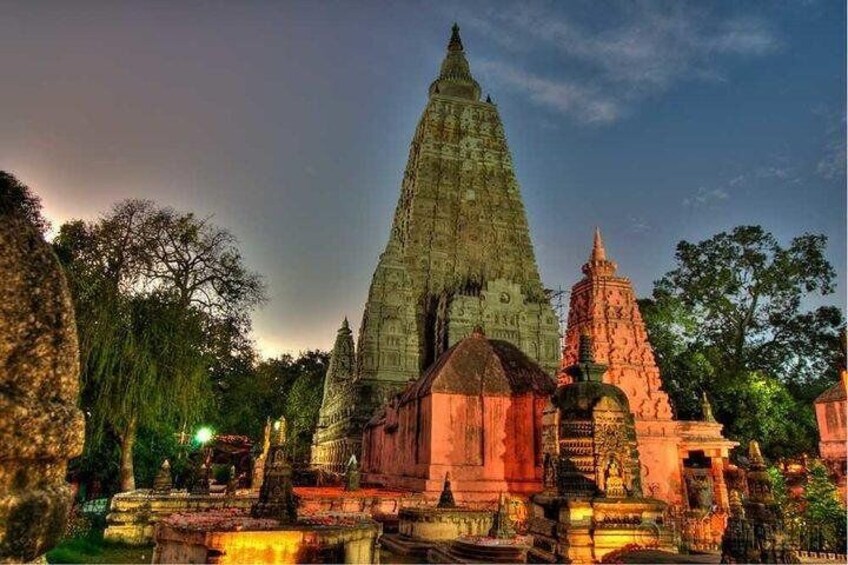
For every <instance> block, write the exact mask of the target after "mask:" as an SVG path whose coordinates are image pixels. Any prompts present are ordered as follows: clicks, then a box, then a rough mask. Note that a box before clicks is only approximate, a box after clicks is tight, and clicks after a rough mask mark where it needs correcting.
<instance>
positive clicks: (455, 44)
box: [448, 22, 463, 51]
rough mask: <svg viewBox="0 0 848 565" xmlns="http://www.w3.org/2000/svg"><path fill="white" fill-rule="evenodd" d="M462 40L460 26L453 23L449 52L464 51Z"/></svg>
mask: <svg viewBox="0 0 848 565" xmlns="http://www.w3.org/2000/svg"><path fill="white" fill-rule="evenodd" d="M462 50H463V47H462V38H461V37H459V24H457V23H456V22H453V26H452V27H451V37H450V41H449V42H448V51H462Z"/></svg>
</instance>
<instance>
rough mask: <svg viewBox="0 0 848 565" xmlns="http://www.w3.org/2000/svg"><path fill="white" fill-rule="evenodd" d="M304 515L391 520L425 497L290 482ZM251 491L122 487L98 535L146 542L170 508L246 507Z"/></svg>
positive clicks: (177, 510)
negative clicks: (164, 490) (218, 492)
mask: <svg viewBox="0 0 848 565" xmlns="http://www.w3.org/2000/svg"><path fill="white" fill-rule="evenodd" d="M294 490H295V494H297V495H298V497H299V498H300V511H301V512H302V513H304V514H320V513H327V512H357V513H362V514H366V515H369V516H372V517H374V518H377V519H379V520H380V521H382V522H386V521H388V522H397V516H398V512H400V510H401V509H402V508H408V507H416V506H421V505H424V504H425V503H426V501H425V499H424V498H423V497H421V496H418V495H415V494H413V493H404V492H392V491H385V490H378V489H373V488H366V489H360V490H358V491H355V492H347V491H344V490H343V489H342V487H295V489H294ZM257 500H258V497H257V493H255V492H250V491H247V490H244V491H239V492H238V493H237V494H236V496H235V497H226V496H220V495H205V496H198V495H189V494H187V493H186V492H185V491H171V493H170V494H159V493H155V492H153V491H150V490H144V489H142V490H134V491H130V492H122V493H119V494H116V495H115V496H114V497H112V502H111V506H110V507H109V515H108V516H107V518H106V521H107V525H106V531H105V532H104V534H103V537H104V538H105V539H106V540H107V541H112V542H117V543H126V544H130V545H146V544H149V543H151V542H152V541H153V536H154V533H155V528H156V523H157V522H159V521H160V520H161V519H162V518H164V517H166V516H168V515H171V514H174V513H186V512H203V511H206V510H216V509H222V508H234V509H239V510H244V511H247V510H249V509H250V507H251V506H252V505H253V504H254V503H255V502H256V501H257Z"/></svg>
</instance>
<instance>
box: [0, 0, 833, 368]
mask: <svg viewBox="0 0 848 565" xmlns="http://www.w3.org/2000/svg"><path fill="white" fill-rule="evenodd" d="M454 21H457V22H458V23H459V25H460V27H461V34H462V38H463V42H464V44H465V49H466V53H467V56H468V59H469V62H470V64H471V71H472V73H473V74H474V76H475V77H476V79H477V80H478V81H479V82H480V84H481V86H482V87H483V92H484V96H485V94H490V95H491V96H492V99H493V100H494V102H495V103H496V104H497V105H498V107H499V110H500V113H501V117H502V119H503V122H504V127H505V130H506V134H507V138H508V141H509V144H510V147H511V150H512V154H513V158H514V165H515V170H516V174H517V176H518V180H519V183H520V185H521V189H522V195H523V198H524V203H525V207H526V210H527V215H528V221H529V224H530V230H531V236H532V240H533V243H534V246H535V251H536V259H537V263H538V265H539V268H540V270H541V275H542V280H543V282H544V284H545V285H546V286H547V287H550V288H556V287H558V286H562V287H563V288H564V289H568V288H570V287H571V285H573V284H574V283H575V282H577V280H579V278H580V276H581V275H580V266H581V265H582V264H583V263H584V262H585V260H586V258H587V256H588V254H589V250H590V246H591V240H592V231H593V228H594V226H596V225H597V226H600V228H601V230H602V232H603V234H604V239H605V241H606V244H607V251H608V254H609V255H610V256H611V258H612V259H613V260H615V261H617V262H618V264H619V273H620V274H623V275H626V276H629V277H630V278H631V279H632V280H633V282H634V284H635V287H636V292H637V294H638V295H640V296H646V295H648V294H649V293H650V291H651V288H652V283H653V281H654V280H656V279H658V278H659V277H661V276H662V275H663V273H665V272H666V271H668V270H669V269H670V268H672V267H673V264H674V248H675V245H676V243H677V242H678V241H679V240H681V239H686V240H689V241H699V240H702V239H706V238H708V237H710V236H711V235H713V234H715V233H717V232H719V231H722V230H728V229H731V228H733V227H734V226H736V225H739V224H761V225H762V226H763V227H764V228H765V229H767V230H769V231H771V232H772V233H774V234H775V235H776V236H777V237H778V238H779V239H780V240H781V242H782V243H783V244H788V243H789V240H790V239H791V238H792V237H793V236H796V235H800V234H802V233H804V232H816V233H824V234H826V235H827V236H828V237H829V238H830V240H829V245H828V258H829V259H830V261H831V262H832V264H833V265H834V267H835V268H836V270H837V273H838V287H837V292H836V294H834V295H832V296H829V297H827V298H826V299H825V300H824V301H815V303H816V304H818V303H822V302H823V303H832V304H837V305H839V306H840V307H842V308H843V310H844V309H845V302H846V301H845V292H846V286H845V284H846V276H845V271H846V260H845V255H846V236H845V233H846V190H845V186H846V176H845V165H846V145H845V94H846V76H845V69H846V56H845V45H846V41H845V29H846V19H845V3H844V2H842V1H812V0H808V1H800V0H799V1H792V2H789V1H786V2H782V1H768V2H692V3H684V2H668V3H665V2H599V1H587V2H579V1H569V2H555V3H553V2H552V3H531V4H526V3H523V2H522V3H505V4H494V3H492V2H479V3H460V2H451V3H444V4H440V3H434V2H391V3H390V2H354V1H343V2H318V1H315V2H282V1H274V2H272V1H267V2H188V1H187V2H151V1H145V2H141V1H139V2H126V3H124V2H102V3H101V2H86V1H75V2H63V1H58V0H57V1H54V2H31V1H27V2H24V1H17V2H0V76H2V77H3V81H2V82H3V84H2V88H0V124H2V127H0V169H2V170H6V171H10V172H12V173H14V174H15V175H16V176H18V178H20V180H22V181H23V182H24V183H25V184H27V185H29V186H31V187H32V188H33V189H34V190H35V191H36V192H37V193H38V194H39V195H40V196H41V197H42V199H43V203H44V208H45V212H46V215H47V216H48V217H49V219H50V220H51V221H52V222H53V224H54V227H58V226H59V225H60V224H61V223H62V222H64V221H66V220H69V219H71V218H85V219H95V218H96V217H97V216H98V215H100V214H101V213H103V212H105V211H106V210H107V209H108V208H109V207H110V206H111V205H112V204H113V203H115V202H117V201H119V200H121V199H124V198H130V197H135V198H150V199H153V200H155V201H156V202H157V203H159V204H162V205H170V206H174V207H176V208H178V209H182V210H191V211H194V212H196V213H197V214H199V215H202V216H207V215H212V216H213V218H214V220H213V221H214V222H215V223H217V224H219V225H221V226H224V227H226V228H228V229H229V230H230V231H232V232H233V233H234V234H235V235H236V236H237V237H238V239H239V241H240V244H241V249H242V252H243V254H244V257H245V260H246V263H247V264H248V265H249V267H250V268H252V269H254V270H256V271H258V272H260V273H261V274H262V275H264V277H265V281H266V284H267V286H268V294H269V301H268V303H267V304H266V305H264V306H263V307H261V308H260V309H259V310H258V311H257V312H256V314H255V315H254V337H255V339H256V341H257V344H258V345H259V347H260V349H261V351H262V352H263V354H265V355H268V356H270V355H276V354H279V353H282V352H293V353H296V352H297V351H299V350H303V349H307V348H329V347H330V346H331V344H332V341H333V339H334V337H335V330H336V328H337V327H338V326H339V323H340V322H341V319H342V318H343V317H344V316H345V315H347V316H348V317H349V318H350V321H351V324H352V326H353V329H354V331H356V329H357V328H358V326H359V320H360V317H361V315H362V308H363V306H364V303H365V299H366V297H367V292H368V285H369V282H370V279H371V275H372V273H373V270H374V267H375V266H376V263H377V257H378V255H379V253H380V252H381V251H382V250H383V247H384V246H385V244H386V241H387V239H388V235H389V227H390V224H391V219H392V214H393V211H394V207H395V205H396V203H397V199H398V195H399V193H400V183H401V179H402V176H403V170H404V167H405V165H406V159H407V154H408V151H409V142H410V140H411V139H412V135H413V132H414V129H415V126H416V123H417V121H418V119H419V117H420V115H421V112H422V110H423V108H424V105H425V103H426V100H427V87H428V86H429V84H430V82H431V81H432V80H433V79H434V78H435V77H436V75H437V73H438V68H439V64H440V63H441V60H442V57H443V54H444V51H445V46H446V44H447V40H448V37H449V35H450V26H451V24H452V23H453V22H454Z"/></svg>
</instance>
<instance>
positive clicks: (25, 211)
mask: <svg viewBox="0 0 848 565" xmlns="http://www.w3.org/2000/svg"><path fill="white" fill-rule="evenodd" d="M0 215H14V216H19V217H22V218H24V219H26V220H27V221H29V222H30V223H32V225H34V226H35V227H36V229H37V230H38V231H39V232H41V233H42V234H44V232H46V231H47V230H48V229H50V222H48V221H47V220H46V219H45V218H44V216H43V215H42V213H41V198H39V197H38V195H36V194H35V193H34V192H33V191H32V189H31V188H30V187H28V186H26V185H25V184H24V183H22V182H21V181H19V180H18V179H17V178H16V177H15V176H14V175H12V174H11V173H7V172H6V171H0Z"/></svg>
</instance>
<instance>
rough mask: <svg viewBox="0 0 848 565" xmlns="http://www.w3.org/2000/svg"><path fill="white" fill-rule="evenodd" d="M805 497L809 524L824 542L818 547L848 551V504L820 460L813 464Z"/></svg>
mask: <svg viewBox="0 0 848 565" xmlns="http://www.w3.org/2000/svg"><path fill="white" fill-rule="evenodd" d="M802 499H803V505H804V511H803V516H804V520H805V521H806V526H807V528H808V531H809V532H812V533H813V534H814V535H813V537H814V538H815V540H814V542H817V543H818V544H819V545H820V546H819V547H814V549H818V550H826V551H838V552H843V551H845V538H846V535H845V506H844V505H843V504H842V502H841V501H840V497H839V491H838V490H837V488H836V485H834V484H833V482H831V480H830V478H829V477H828V473H827V468H826V467H825V466H824V465H823V464H822V463H821V462H820V461H814V462H813V464H812V465H810V468H809V471H808V474H807V482H806V484H805V485H804V494H803V496H802Z"/></svg>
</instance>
